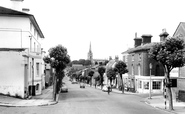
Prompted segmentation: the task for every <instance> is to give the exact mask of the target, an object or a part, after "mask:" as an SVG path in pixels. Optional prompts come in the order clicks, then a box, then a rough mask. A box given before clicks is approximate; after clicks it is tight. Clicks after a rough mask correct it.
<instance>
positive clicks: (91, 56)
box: [87, 42, 93, 62]
mask: <svg viewBox="0 0 185 114" xmlns="http://www.w3.org/2000/svg"><path fill="white" fill-rule="evenodd" d="M87 60H90V61H91V62H93V53H92V50H91V42H90V46H89V52H88V55H87Z"/></svg>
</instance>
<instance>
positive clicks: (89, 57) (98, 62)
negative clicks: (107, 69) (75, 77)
mask: <svg viewBox="0 0 185 114" xmlns="http://www.w3.org/2000/svg"><path fill="white" fill-rule="evenodd" d="M87 60H90V61H91V63H92V65H94V64H96V63H97V64H101V63H104V62H105V61H106V59H93V52H92V49H91V43H90V46H89V52H88V54H87Z"/></svg>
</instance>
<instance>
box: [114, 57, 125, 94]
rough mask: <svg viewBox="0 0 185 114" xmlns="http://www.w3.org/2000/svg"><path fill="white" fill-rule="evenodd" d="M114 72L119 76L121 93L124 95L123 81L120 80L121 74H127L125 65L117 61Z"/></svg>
mask: <svg viewBox="0 0 185 114" xmlns="http://www.w3.org/2000/svg"><path fill="white" fill-rule="evenodd" d="M114 69H115V71H116V72H117V73H119V76H120V78H121V80H122V81H121V88H122V93H124V89H125V88H124V84H123V79H122V74H125V73H127V72H128V70H127V65H126V64H125V63H124V62H123V61H118V62H117V63H116V65H115V68H114Z"/></svg>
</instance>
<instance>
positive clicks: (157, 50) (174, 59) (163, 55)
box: [149, 38, 185, 110]
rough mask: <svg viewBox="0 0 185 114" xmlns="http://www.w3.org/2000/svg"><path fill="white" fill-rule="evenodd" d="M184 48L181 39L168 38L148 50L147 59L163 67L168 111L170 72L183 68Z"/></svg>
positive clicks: (170, 97)
mask: <svg viewBox="0 0 185 114" xmlns="http://www.w3.org/2000/svg"><path fill="white" fill-rule="evenodd" d="M184 46H185V44H184V40H183V39H180V38H169V39H166V41H165V42H160V43H156V44H154V45H153V46H152V48H151V49H150V50H149V58H151V59H154V60H156V61H158V62H160V63H161V64H162V65H163V67H164V71H165V78H166V87H167V91H168V98H169V109H170V110H173V100H172V92H171V87H170V72H171V70H172V69H173V68H176V67H182V66H184V64H185V57H184V51H183V49H184Z"/></svg>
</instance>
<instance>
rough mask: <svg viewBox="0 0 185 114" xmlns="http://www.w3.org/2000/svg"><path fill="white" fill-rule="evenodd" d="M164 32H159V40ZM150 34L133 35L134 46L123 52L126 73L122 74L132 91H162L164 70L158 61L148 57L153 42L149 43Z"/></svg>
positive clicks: (164, 35) (163, 36)
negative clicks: (139, 36)
mask: <svg viewBox="0 0 185 114" xmlns="http://www.w3.org/2000/svg"><path fill="white" fill-rule="evenodd" d="M166 37H167V36H166V33H165V32H163V33H162V34H160V38H161V41H162V39H163V40H164V39H165V38H166ZM151 38H152V35H150V34H144V35H142V36H141V38H138V37H137V34H136V35H135V38H134V41H135V46H134V48H131V49H128V50H127V51H125V52H123V53H122V54H123V61H124V62H125V63H126V64H127V68H128V71H129V72H128V73H127V74H123V81H124V83H125V86H127V87H128V89H129V90H130V91H132V92H138V93H149V92H150V90H151V92H152V93H162V92H163V85H164V84H163V80H164V70H163V67H162V65H161V64H160V63H158V62H156V61H154V60H152V59H150V58H149V57H148V50H149V49H150V48H151V46H152V45H153V44H155V43H151Z"/></svg>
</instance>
